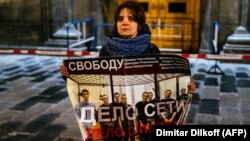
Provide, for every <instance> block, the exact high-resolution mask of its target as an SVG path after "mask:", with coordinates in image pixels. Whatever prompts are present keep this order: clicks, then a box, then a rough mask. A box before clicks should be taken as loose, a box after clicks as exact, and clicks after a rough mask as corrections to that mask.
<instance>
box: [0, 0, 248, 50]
mask: <svg viewBox="0 0 250 141" xmlns="http://www.w3.org/2000/svg"><path fill="white" fill-rule="evenodd" d="M242 2H244V3H245V5H246V6H244V7H242V6H241V3H242ZM116 6H117V1H116V0H0V45H1V46H2V47H4V46H6V47H8V46H16V47H18V46H20V45H24V46H48V44H47V43H48V40H49V39H52V38H53V33H54V32H55V31H56V30H58V29H60V28H61V27H62V26H63V24H65V23H67V22H69V21H70V20H79V19H84V18H89V17H91V18H93V23H91V24H90V25H89V26H88V29H87V34H89V35H92V34H93V28H94V26H95V25H96V24H98V23H112V22H113V13H114V10H115V8H116ZM243 8H244V9H246V8H247V10H246V11H245V15H242V14H241V13H242V10H244V9H243ZM249 8H250V0H201V11H200V12H201V26H200V27H201V33H200V39H201V41H200V49H199V52H205V53H211V52H213V43H212V41H213V38H214V21H215V20H217V21H219V25H220V30H219V36H218V37H219V41H218V47H219V48H221V49H222V47H223V45H224V44H225V42H226V39H227V37H228V36H229V35H230V34H232V33H233V32H234V30H235V29H236V28H237V26H239V25H240V24H242V22H241V21H242V19H244V23H243V24H244V26H245V27H246V29H247V30H249V29H250V10H248V9H249ZM99 34H100V36H101V34H103V33H102V32H100V33H99Z"/></svg>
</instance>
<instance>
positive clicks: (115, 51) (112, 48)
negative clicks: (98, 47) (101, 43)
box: [106, 34, 151, 56]
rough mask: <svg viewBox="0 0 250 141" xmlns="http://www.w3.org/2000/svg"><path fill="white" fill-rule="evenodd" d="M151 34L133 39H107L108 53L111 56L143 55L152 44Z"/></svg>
mask: <svg viewBox="0 0 250 141" xmlns="http://www.w3.org/2000/svg"><path fill="white" fill-rule="evenodd" d="M150 39H151V36H150V34H143V35H139V36H137V37H136V38H132V39H123V38H117V37H111V38H110V37H107V38H106V46H107V51H108V52H109V54H110V55H111V56H119V55H141V54H143V52H144V50H145V49H146V48H147V47H148V45H149V43H150Z"/></svg>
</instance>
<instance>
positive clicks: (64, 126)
mask: <svg viewBox="0 0 250 141" xmlns="http://www.w3.org/2000/svg"><path fill="white" fill-rule="evenodd" d="M63 59H67V58H66V57H58V56H38V55H4V54H1V55H0V64H1V67H0V96H1V99H0V140H1V141H2V140H3V141H80V140H81V133H80V131H79V127H78V124H77V122H76V119H75V116H74V113H73V109H72V106H71V103H70V100H69V97H68V95H67V89H66V85H65V81H64V80H63V79H62V77H61V74H60V71H59V66H60V65H61V64H62V61H63ZM189 61H190V65H191V71H192V79H193V80H194V81H195V83H196V86H197V90H196V92H195V93H194V94H193V99H192V104H191V108H190V111H189V115H188V119H187V124H194V125H204V124H205V125H211V124H215V125H223V124H224V125H243V124H244V125H245V124H250V118H248V117H249V116H250V93H249V91H250V65H249V64H246V63H232V62H217V63H218V65H219V66H220V68H221V69H222V71H223V73H224V75H222V74H221V73H220V72H219V71H216V72H218V73H217V74H216V73H215V74H214V73H213V72H212V71H211V72H208V70H209V69H210V68H211V67H212V66H213V65H214V64H215V61H214V60H204V59H195V58H190V59H189ZM214 72H215V71H214Z"/></svg>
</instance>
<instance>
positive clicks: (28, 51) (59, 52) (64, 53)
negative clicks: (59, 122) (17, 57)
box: [0, 49, 250, 60]
mask: <svg viewBox="0 0 250 141" xmlns="http://www.w3.org/2000/svg"><path fill="white" fill-rule="evenodd" d="M0 54H28V55H48V56H49V55H52V56H98V52H88V51H76V50H36V49H0ZM178 55H182V56H183V57H185V58H198V59H217V60H250V54H186V53H184V54H178Z"/></svg>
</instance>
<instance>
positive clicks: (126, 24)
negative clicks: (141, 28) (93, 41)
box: [117, 8, 138, 38]
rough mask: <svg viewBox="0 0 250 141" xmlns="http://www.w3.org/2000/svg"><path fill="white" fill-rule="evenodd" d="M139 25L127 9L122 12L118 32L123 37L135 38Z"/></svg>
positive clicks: (118, 22)
mask: <svg viewBox="0 0 250 141" xmlns="http://www.w3.org/2000/svg"><path fill="white" fill-rule="evenodd" d="M137 28H138V23H137V22H136V21H134V17H133V16H132V14H131V13H130V11H129V10H128V9H126V8H124V9H122V10H121V11H120V14H119V17H118V21H117V30H118V33H119V34H120V35H121V36H122V37H126V38H134V37H136V36H137Z"/></svg>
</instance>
